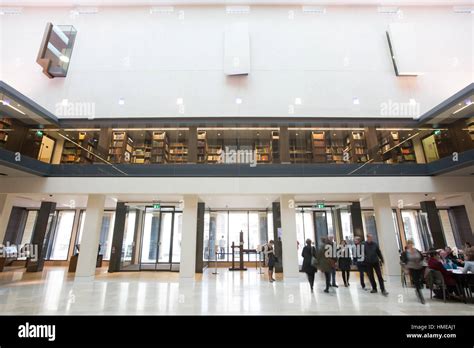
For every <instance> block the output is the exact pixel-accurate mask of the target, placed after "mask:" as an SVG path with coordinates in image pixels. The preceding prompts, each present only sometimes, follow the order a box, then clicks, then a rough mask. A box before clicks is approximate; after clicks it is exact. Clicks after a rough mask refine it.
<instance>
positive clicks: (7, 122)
mask: <svg viewBox="0 0 474 348" xmlns="http://www.w3.org/2000/svg"><path fill="white" fill-rule="evenodd" d="M11 128H12V121H11V119H9V118H6V117H4V118H0V148H4V147H5V146H6V144H7V141H8V132H7V131H6V130H7V129H11Z"/></svg>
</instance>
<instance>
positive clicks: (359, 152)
mask: <svg viewBox="0 0 474 348" xmlns="http://www.w3.org/2000/svg"><path fill="white" fill-rule="evenodd" d="M346 147H347V148H346V151H347V152H348V153H349V161H350V162H352V163H365V162H367V161H368V160H369V156H368V153H367V144H366V141H365V133H364V132H363V131H351V132H350V133H349V135H348V136H347V137H346Z"/></svg>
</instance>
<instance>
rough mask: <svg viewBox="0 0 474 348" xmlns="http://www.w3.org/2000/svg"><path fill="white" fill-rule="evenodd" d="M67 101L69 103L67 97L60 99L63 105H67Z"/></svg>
mask: <svg viewBox="0 0 474 348" xmlns="http://www.w3.org/2000/svg"><path fill="white" fill-rule="evenodd" d="M68 103H69V101H68V100H67V99H63V100H62V101H61V105H63V106H67V104H68Z"/></svg>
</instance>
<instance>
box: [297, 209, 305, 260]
mask: <svg viewBox="0 0 474 348" xmlns="http://www.w3.org/2000/svg"><path fill="white" fill-rule="evenodd" d="M304 228H305V225H304V216H303V212H302V211H297V212H296V241H297V242H298V264H299V265H302V264H303V258H302V257H301V250H302V249H303V247H304V240H305V239H304Z"/></svg>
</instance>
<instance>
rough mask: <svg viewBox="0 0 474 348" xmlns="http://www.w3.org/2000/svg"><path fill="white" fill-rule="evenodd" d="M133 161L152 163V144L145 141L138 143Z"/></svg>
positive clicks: (134, 149) (134, 150)
mask: <svg viewBox="0 0 474 348" xmlns="http://www.w3.org/2000/svg"><path fill="white" fill-rule="evenodd" d="M132 163H137V164H150V163H151V144H150V143H149V142H146V141H145V142H144V143H142V144H136V145H135V146H134V148H133V153H132Z"/></svg>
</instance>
